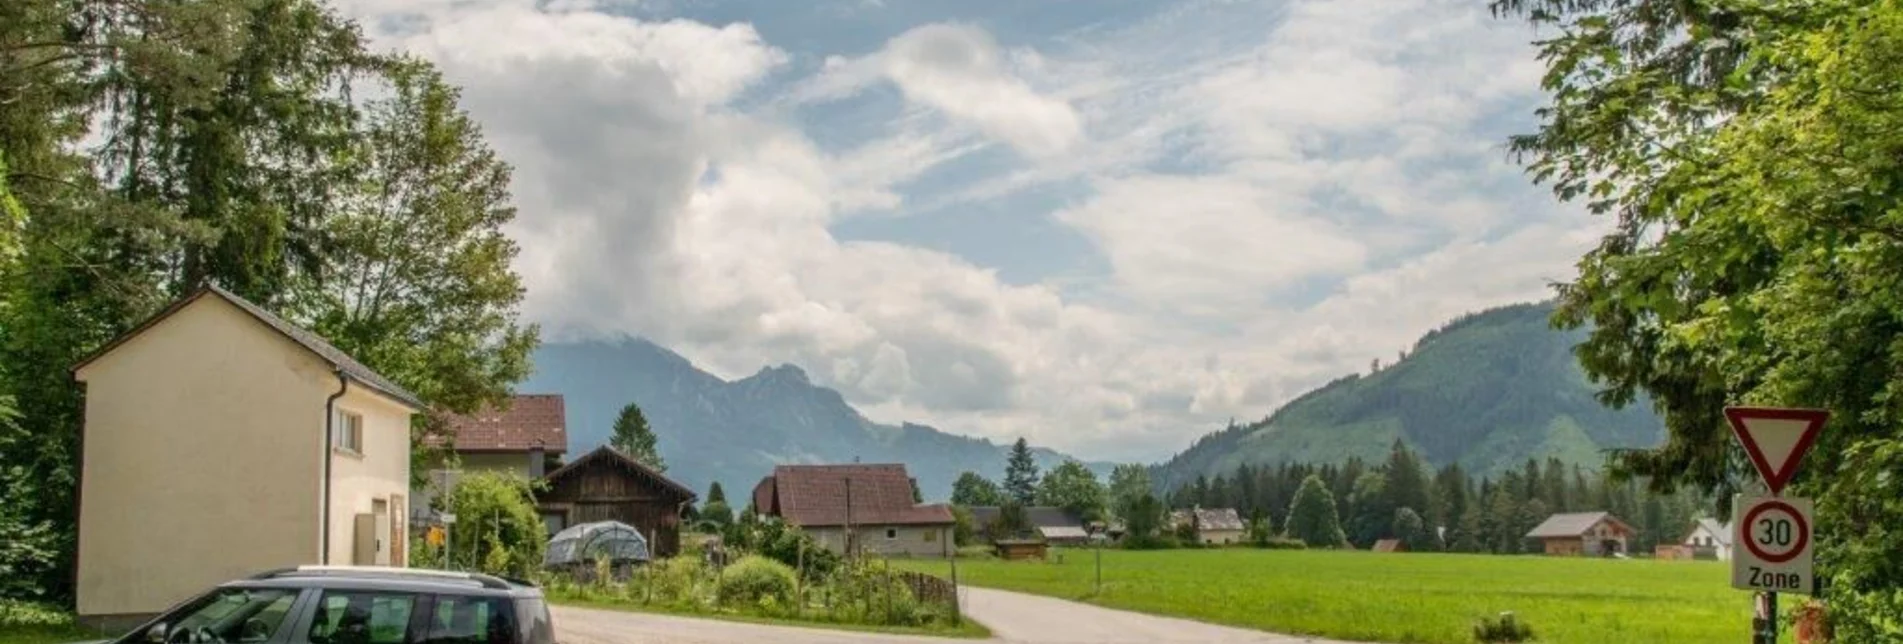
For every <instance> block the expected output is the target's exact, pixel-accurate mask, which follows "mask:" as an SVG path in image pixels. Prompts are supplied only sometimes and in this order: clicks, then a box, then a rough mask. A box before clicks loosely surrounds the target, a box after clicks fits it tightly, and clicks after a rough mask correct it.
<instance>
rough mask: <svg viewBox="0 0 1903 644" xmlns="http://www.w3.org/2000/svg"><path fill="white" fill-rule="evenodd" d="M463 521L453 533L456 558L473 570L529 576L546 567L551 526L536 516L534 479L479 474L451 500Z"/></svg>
mask: <svg viewBox="0 0 1903 644" xmlns="http://www.w3.org/2000/svg"><path fill="white" fill-rule="evenodd" d="M449 507H450V510H451V511H452V512H454V513H455V514H456V515H457V516H458V517H461V518H462V520H463V522H462V523H459V524H457V525H456V526H455V528H454V529H453V530H451V534H450V538H451V539H452V541H451V542H450V544H449V547H450V548H451V549H452V552H451V557H452V558H453V559H455V561H456V565H457V567H459V568H461V569H464V570H467V569H471V568H475V569H479V570H481V571H482V572H486V573H493V574H501V575H510V576H516V577H525V576H527V575H528V573H529V572H530V571H532V570H535V569H536V568H538V567H540V566H541V565H542V553H543V552H544V551H545V550H546V549H547V548H548V527H547V526H545V525H543V523H542V518H541V516H540V515H538V514H536V512H535V497H534V496H533V493H532V492H531V491H530V488H529V481H528V479H525V478H522V476H520V475H517V474H512V473H511V474H504V473H498V472H476V473H474V474H469V475H467V476H464V477H463V478H462V480H461V481H459V482H457V484H456V489H455V490H452V491H451V492H450V495H449Z"/></svg>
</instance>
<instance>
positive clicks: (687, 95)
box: [339, 0, 1606, 460]
mask: <svg viewBox="0 0 1903 644" xmlns="http://www.w3.org/2000/svg"><path fill="white" fill-rule="evenodd" d="M1485 4H1486V3H1484V2H1481V1H1479V0H1378V1H1376V2H1342V1H1339V0H1264V1H1249V0H1148V1H1137V0H1039V1H1029V0H955V1H954V0H944V1H940V2H908V1H903V0H808V1H801V2H789V1H785V0H620V1H616V0H594V1H590V0H540V1H534V0H339V7H340V8H341V10H342V11H343V12H344V13H345V14H346V15H349V16H351V17H353V18H356V19H358V20H359V21H360V23H361V24H362V25H363V27H364V30H365V32H366V34H368V35H369V36H370V37H371V39H372V41H373V42H374V43H375V44H376V45H377V46H378V47H380V48H384V49H394V50H401V51H405V52H409V53H412V54H414V55H416V56H419V57H421V58H424V59H427V60H430V61H433V62H434V63H436V64H437V65H438V66H439V67H440V68H441V69H442V70H443V72H444V74H445V75H446V76H447V78H448V79H449V80H450V81H451V82H453V83H455V84H457V85H459V86H461V87H462V90H463V94H462V101H463V106H464V108H465V109H467V110H468V111H469V112H470V113H471V114H472V115H473V116H474V117H475V118H476V119H477V121H478V122H480V123H481V124H482V127H483V130H484V133H485V135H486V137H487V139H488V141H489V142H490V144H491V145H492V146H493V147H494V148H495V149H496V150H497V151H498V152H499V153H500V154H501V155H502V156H503V158H505V159H506V160H507V161H508V162H510V163H511V164H512V165H513V166H514V168H515V174H514V183H513V191H514V200H515V203H516V205H517V207H518V208H519V209H520V210H519V214H518V216H517V220H516V221H515V222H514V223H513V224H512V225H511V227H510V229H509V232H510V233H511V234H512V235H513V236H514V238H515V239H516V240H517V241H518V242H519V243H520V244H521V247H522V252H521V256H520V257H519V258H518V261H517V262H516V269H517V270H518V271H519V272H520V273H521V274H522V276H523V278H524V280H525V282H526V286H527V288H528V294H527V299H526V301H525V302H524V309H523V314H524V316H525V318H526V319H528V320H530V321H533V322H535V323H537V324H540V325H541V326H542V329H543V335H544V339H545V340H548V341H574V340H586V339H612V338H618V337H622V336H640V337H646V338H649V339H651V340H653V341H655V342H657V343H660V344H662V345H663V346H667V347H669V348H671V349H674V350H675V351H678V352H680V353H681V354H683V355H685V356H687V357H688V358H689V359H691V360H693V361H694V362H695V363H696V364H698V365H699V366H701V367H702V368H704V369H707V370H709V371H712V372H714V373H716V374H718V375H721V376H723V377H727V378H738V377H744V376H746V375H749V374H751V373H753V372H755V371H757V370H759V369H760V368H761V367H763V366H766V365H777V364H781V363H791V364H795V365H798V366H800V367H802V368H803V369H804V370H805V371H806V373H807V374H808V376H809V377H810V378H812V380H813V381H814V382H816V383H818V384H822V385H825V386H830V387H833V388H836V389H838V390H839V391H840V392H841V393H842V394H844V395H845V397H846V399H847V400H848V401H849V402H851V403H852V404H853V405H855V406H856V407H858V408H859V409H860V410H861V411H862V412H864V413H865V414H866V415H867V416H868V417H870V418H872V419H874V420H877V421H881V422H891V423H896V422H898V421H901V420H904V421H912V422H920V423H925V424H929V425H933V426H936V427H938V428H940V429H944V430H947V431H952V432H957V433H962V434H969V435H976V436H984V437H988V438H993V439H997V440H1000V441H1008V440H1014V439H1015V438H1016V437H1019V436H1023V437H1026V438H1028V439H1030V440H1031V441H1032V442H1033V443H1036V444H1041V445H1047V446H1051V447H1054V448H1057V449H1060V450H1063V451H1066V452H1069V453H1072V454H1075V455H1078V456H1082V457H1086V458H1093V459H1111V460H1160V459H1162V458H1165V457H1167V456H1168V455H1170V454H1172V453H1174V452H1176V451H1180V450H1181V449H1183V448H1185V447H1187V446H1188V445H1189V443H1190V442H1191V441H1193V440H1194V439H1195V438H1196V437H1197V436H1199V435H1201V434H1204V433H1207V432H1209V431H1213V430H1216V429H1219V428H1221V427H1222V426H1223V425H1225V424H1226V423H1227V422H1228V421H1229V420H1230V419H1232V418H1233V419H1237V420H1239V421H1244V422H1246V421H1249V420H1254V419H1259V418H1261V417H1263V416H1266V415H1267V414H1268V413H1270V412H1271V411H1273V410H1274V408H1275V406H1277V405H1278V404H1280V403H1282V402H1284V401H1287V400H1288V399H1290V398H1292V397H1294V396H1296V395H1299V394H1301V393H1302V392H1304V391H1306V390H1308V389H1310V388H1313V387H1315V386H1317V385H1320V384H1322V383H1324V382H1327V381H1329V380H1332V379H1334V378H1337V377H1340V376H1343V375H1347V374H1350V373H1355V372H1366V371H1367V370H1368V369H1369V365H1370V363H1371V361H1373V360H1376V359H1381V360H1393V359H1394V357H1395V355H1396V354H1397V352H1398V351H1400V350H1402V349H1405V348H1408V347H1410V346H1411V345H1412V343H1413V341H1414V340H1415V339H1416V338H1417V337H1419V336H1420V335H1421V334H1422V333H1424V332H1426V331H1428V330H1430V329H1432V328H1435V327H1436V326H1438V325H1440V324H1441V323H1443V322H1445V321H1447V320H1449V319H1451V318H1453V317H1455V316H1458V315H1459V314H1461V313H1464V312H1468V311H1475V310H1480V309H1484V308H1488V307H1492V306H1498V305H1504V304H1510V303H1514V302H1521V301H1530V300H1537V299H1542V298H1545V297H1548V296H1549V295H1550V294H1551V289H1550V285H1551V284H1552V283H1553V282H1557V281H1565V280H1568V279H1570V278H1571V276H1572V275H1573V268H1572V267H1573V265H1574V263H1575V262H1576V260H1577V258H1578V257H1579V256H1580V254H1581V253H1583V252H1584V251H1585V250H1586V249H1587V248H1589V247H1590V245H1591V244H1592V243H1593V242H1594V241H1595V240H1596V239H1597V238H1598V236H1599V235H1600V234H1602V232H1603V231H1604V230H1605V226H1606V222H1604V221H1600V220H1597V219H1595V218H1593V217H1590V216H1588V215H1586V214H1585V213H1584V211H1583V209H1582V208H1579V207H1577V206H1575V205H1571V204H1562V203H1559V202H1558V201H1556V200H1555V199H1554V198H1553V197H1552V196H1551V195H1550V193H1549V192H1548V191H1546V190H1545V189H1544V188H1541V187H1538V186H1535V185H1533V184H1532V183H1531V181H1530V180H1529V179H1528V178H1527V176H1526V174H1525V173H1524V172H1523V170H1522V169H1521V168H1520V167H1519V166H1518V165H1516V164H1515V163H1514V161H1513V160H1512V159H1511V158H1509V156H1508V155H1507V153H1506V150H1505V142H1506V139H1507V137H1508V136H1509V135H1512V134H1516V133H1524V132H1528V131H1530V130H1532V129H1533V128H1534V127H1535V126H1536V125H1537V120H1536V118H1535V117H1534V110H1535V109H1536V108H1537V107H1538V106H1539V105H1540V104H1541V103H1542V101H1543V97H1542V94H1541V93H1540V90H1539V80H1540V76H1541V72H1542V66H1541V65H1540V63H1539V61H1538V60H1537V59H1536V58H1535V57H1534V53H1535V51H1534V48H1533V45H1532V44H1531V43H1532V42H1533V41H1534V40H1535V39H1536V38H1538V37H1539V34H1537V33H1535V32H1534V31H1533V30H1531V29H1530V28H1529V27H1528V26H1527V25H1525V24H1524V23H1520V22H1514V21H1505V20H1496V19H1493V18H1491V17H1490V16H1489V15H1488V14H1487V12H1486V9H1485Z"/></svg>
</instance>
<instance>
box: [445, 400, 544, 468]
mask: <svg viewBox="0 0 1903 644" xmlns="http://www.w3.org/2000/svg"><path fill="white" fill-rule="evenodd" d="M445 420H446V422H447V423H448V426H449V431H450V434H451V435H452V436H454V437H455V442H456V451H458V452H526V451H529V450H530V449H532V448H534V447H535V446H536V445H537V444H540V445H541V446H542V449H543V450H544V451H546V452H548V453H550V454H561V453H564V452H567V451H568V412H567V410H566V408H565V407H564V406H563V404H562V396H561V394H521V395H517V396H514V397H512V398H510V399H509V402H508V406H507V407H506V408H504V409H494V408H487V407H485V408H483V409H481V410H478V411H477V412H476V413H473V414H469V415H467V416H463V415H458V414H451V415H449V417H448V418H446V419H445ZM424 440H425V441H427V442H428V443H429V444H430V445H441V444H442V442H443V441H442V437H441V436H430V437H428V438H426V439H424Z"/></svg>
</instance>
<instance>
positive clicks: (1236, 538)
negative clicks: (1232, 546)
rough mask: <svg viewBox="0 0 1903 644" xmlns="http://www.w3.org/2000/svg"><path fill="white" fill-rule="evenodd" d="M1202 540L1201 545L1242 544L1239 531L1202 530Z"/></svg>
mask: <svg viewBox="0 0 1903 644" xmlns="http://www.w3.org/2000/svg"><path fill="white" fill-rule="evenodd" d="M1202 538H1203V543H1207V544H1213V545H1218V546H1220V545H1222V544H1225V543H1242V531H1241V530H1204V531H1202Z"/></svg>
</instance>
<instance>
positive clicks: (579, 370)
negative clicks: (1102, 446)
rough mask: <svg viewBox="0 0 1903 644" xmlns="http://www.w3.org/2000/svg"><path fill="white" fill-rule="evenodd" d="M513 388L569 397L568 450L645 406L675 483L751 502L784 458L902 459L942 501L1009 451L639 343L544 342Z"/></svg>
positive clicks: (808, 386) (582, 447) (786, 379)
mask: <svg viewBox="0 0 1903 644" xmlns="http://www.w3.org/2000/svg"><path fill="white" fill-rule="evenodd" d="M516 389H517V390H518V391H521V392H523V393H556V394H562V395H563V396H564V397H565V398H566V403H567V407H568V431H569V434H568V435H569V439H568V440H569V445H568V449H569V453H571V454H580V453H582V452H583V451H586V450H590V449H594V448H595V446H597V445H600V444H602V443H605V442H607V441H608V437H609V435H610V434H611V432H612V427H613V425H614V419H615V415H616V414H617V413H618V412H619V411H620V409H621V407H622V406H623V405H626V404H628V403H630V402H633V403H637V404H639V405H640V406H641V409H642V411H643V412H644V413H645V414H646V415H647V418H648V422H649V424H650V425H651V426H652V427H653V428H654V433H655V438H656V446H657V447H658V448H659V449H660V452H661V457H662V459H663V460H665V461H666V462H667V465H668V470H667V474H668V476H670V477H673V478H674V479H675V480H678V481H680V482H681V483H684V484H686V485H689V486H692V487H693V488H694V489H695V490H705V489H707V484H708V483H710V482H713V481H719V482H720V483H721V485H722V486H723V487H725V488H726V489H727V490H728V494H734V491H735V490H740V491H741V492H740V493H741V494H742V495H744V494H745V490H750V489H752V488H753V484H754V483H756V482H758V481H759V480H760V477H762V476H766V475H767V474H770V473H772V470H773V466H774V465H775V464H778V463H849V462H852V461H853V460H854V459H858V460H860V461H862V462H866V463H905V464H906V469H907V470H908V471H909V472H910V473H911V474H912V476H913V477H914V478H917V479H918V483H919V487H920V489H921V492H923V493H924V495H925V498H926V499H927V500H933V499H939V500H942V499H945V498H948V497H949V496H950V495H951V482H952V480H953V479H955V478H957V476H958V474H959V473H960V472H963V471H966V470H970V471H974V472H978V473H980V474H983V475H985V476H987V477H989V478H992V479H998V478H1000V477H1002V475H1003V473H1004V462H1005V452H1006V451H1007V450H1008V449H1009V446H1008V445H999V444H995V443H992V442H990V441H986V440H984V439H980V438H972V437H969V436H959V435H956V434H950V433H946V432H942V431H939V430H937V429H933V428H931V427H927V426H925V425H918V424H913V423H903V424H900V425H885V424H881V423H875V422H872V421H871V420H868V419H867V418H866V417H864V416H861V415H860V414H859V411H858V410H856V409H854V408H853V407H852V405H850V404H848V403H847V402H846V400H845V398H844V397H842V396H840V394H839V392H837V391H834V390H832V389H829V388H826V387H822V386H819V385H817V384H814V383H813V382H811V381H809V380H808V379H807V376H806V372H805V371H803V370H801V369H800V368H799V367H796V366H793V365H780V366H777V367H766V368H762V369H761V370H760V371H759V372H758V373H755V374H753V375H752V376H748V377H746V378H741V379H738V380H733V381H727V380H722V379H721V378H720V377H718V376H715V375H713V374H711V373H707V372H706V371H702V370H701V369H699V368H698V367H695V366H694V365H693V364H692V363H690V362H688V360H687V358H684V357H682V356H681V355H680V354H677V353H674V352H673V351H670V350H668V349H666V348H664V347H661V346H660V345H657V344H654V343H652V342H649V341H647V340H641V339H624V340H620V341H613V342H574V343H548V344H543V345H542V347H541V348H540V349H537V350H536V352H535V373H534V375H533V376H531V377H530V378H529V380H528V381H527V382H524V383H522V384H521V385H518V386H517V388H516ZM1032 453H1033V456H1034V458H1035V459H1036V460H1037V462H1038V465H1039V466H1040V467H1041V468H1043V469H1046V470H1048V469H1049V468H1050V467H1052V466H1054V465H1056V464H1058V463H1061V462H1063V460H1065V458H1066V457H1065V456H1064V455H1063V454H1059V453H1057V452H1054V451H1051V450H1048V449H1042V448H1035V449H1033V450H1032ZM1092 469H1095V470H1099V471H1100V473H1101V472H1107V471H1108V470H1109V466H1108V465H1106V464H1094V465H1092Z"/></svg>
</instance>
